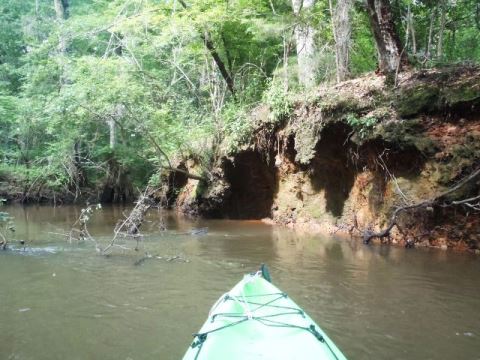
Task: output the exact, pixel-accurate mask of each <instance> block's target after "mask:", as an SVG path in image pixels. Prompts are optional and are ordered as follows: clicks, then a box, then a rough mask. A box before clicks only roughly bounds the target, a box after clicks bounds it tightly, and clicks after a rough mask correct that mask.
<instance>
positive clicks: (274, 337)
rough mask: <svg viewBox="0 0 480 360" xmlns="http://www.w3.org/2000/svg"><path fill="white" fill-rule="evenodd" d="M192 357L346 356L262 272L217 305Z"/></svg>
mask: <svg viewBox="0 0 480 360" xmlns="http://www.w3.org/2000/svg"><path fill="white" fill-rule="evenodd" d="M189 359H209V360H215V359H232V360H234V359H276V360H278V359H317V360H318V359H345V356H344V355H343V354H342V353H341V351H340V350H339V349H338V348H337V347H336V346H335V344H334V343H333V342H332V341H331V340H330V339H329V338H328V336H327V335H326V334H325V333H324V332H323V331H322V330H321V329H320V327H319V326H318V325H317V324H315V322H314V321H313V320H312V319H311V318H310V317H309V316H308V315H307V314H306V313H305V312H304V311H303V310H302V309H301V308H300V307H299V306H298V305H297V304H295V303H294V302H293V301H292V300H291V299H290V298H289V297H288V296H287V294H285V293H284V292H282V291H280V290H279V289H278V288H277V287H275V286H274V285H273V284H271V283H270V282H268V281H266V280H265V279H264V278H263V277H262V276H261V275H260V273H256V274H249V275H245V277H244V278H243V280H241V281H240V282H239V283H238V284H237V285H236V286H235V287H234V288H233V289H232V290H231V291H230V292H228V293H226V294H224V295H223V296H221V297H220V299H219V300H218V301H217V302H216V303H215V305H214V306H213V307H212V309H211V311H210V314H209V316H208V319H207V321H206V322H205V324H204V325H203V326H202V328H201V329H200V331H199V332H198V333H197V334H195V338H194V341H193V343H192V345H191V346H190V347H189V349H188V350H187V353H186V354H185V356H184V360H189Z"/></svg>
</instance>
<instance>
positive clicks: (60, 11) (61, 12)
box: [53, 0, 69, 20]
mask: <svg viewBox="0 0 480 360" xmlns="http://www.w3.org/2000/svg"><path fill="white" fill-rule="evenodd" d="M53 4H54V6H55V13H56V14H57V19H62V20H66V19H67V18H68V6H69V5H68V0H53Z"/></svg>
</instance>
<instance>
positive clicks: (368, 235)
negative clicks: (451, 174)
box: [363, 168, 480, 244]
mask: <svg viewBox="0 0 480 360" xmlns="http://www.w3.org/2000/svg"><path fill="white" fill-rule="evenodd" d="M479 175H480V168H478V169H477V170H475V171H473V172H472V173H471V174H470V175H469V176H467V177H465V178H463V179H462V180H460V181H459V182H458V183H457V184H456V185H455V186H453V187H451V188H450V189H448V190H446V191H444V192H443V193H441V194H439V195H437V196H435V197H433V198H431V199H428V200H424V201H421V202H419V203H416V204H413V205H408V206H402V207H399V208H397V209H395V211H394V212H393V214H392V217H391V218H390V222H389V224H388V226H387V227H386V228H385V229H383V230H381V231H379V232H373V231H371V230H364V232H363V242H364V244H368V243H369V242H370V240H372V239H374V238H379V239H383V238H385V237H390V232H391V231H392V229H393V228H394V227H395V226H397V227H398V224H397V217H398V215H399V214H400V213H402V212H405V211H408V210H413V209H419V208H423V207H425V208H427V207H432V206H434V205H437V204H439V203H440V201H442V200H444V199H445V198H446V197H447V196H449V195H451V194H452V193H454V192H455V191H457V190H459V189H460V188H462V187H463V186H464V185H465V184H467V183H469V182H470V181H472V180H473V179H475V178H477V177H478V176H479ZM477 199H480V195H479V196H475V197H472V198H469V199H465V200H457V201H451V202H449V203H447V202H444V203H443V204H442V206H443V207H447V206H455V205H461V204H464V205H467V206H468V205H469V206H470V207H473V208H474V209H476V208H475V206H474V205H472V204H470V203H471V201H475V200H477Z"/></svg>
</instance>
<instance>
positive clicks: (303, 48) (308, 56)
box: [292, 0, 317, 88]
mask: <svg viewBox="0 0 480 360" xmlns="http://www.w3.org/2000/svg"><path fill="white" fill-rule="evenodd" d="M314 5H315V0H292V8H293V13H294V14H295V16H297V18H299V15H300V14H301V12H305V11H309V10H311V9H312V8H313V6H314ZM314 38H315V30H314V28H313V27H312V26H311V25H309V24H307V23H306V22H305V21H304V20H302V19H300V21H299V23H297V24H296V26H295V41H296V45H297V63H298V79H299V81H300V83H301V84H302V85H303V86H305V87H307V88H308V87H311V86H313V85H315V75H316V70H317V59H316V48H315V39H314Z"/></svg>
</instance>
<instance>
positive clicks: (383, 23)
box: [367, 0, 407, 77]
mask: <svg viewBox="0 0 480 360" xmlns="http://www.w3.org/2000/svg"><path fill="white" fill-rule="evenodd" d="M367 10H368V15H369V18H370V25H371V27H372V32H373V37H374V39H375V44H376V46H377V53H378V67H379V69H380V72H381V73H382V74H385V75H387V77H388V76H391V75H393V74H395V72H396V71H397V69H400V68H401V66H402V65H406V64H407V58H406V56H405V55H404V52H403V51H402V48H401V44H400V38H399V36H398V33H397V31H396V29H395V24H394V19H393V14H392V9H391V7H390V2H389V0H367Z"/></svg>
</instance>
